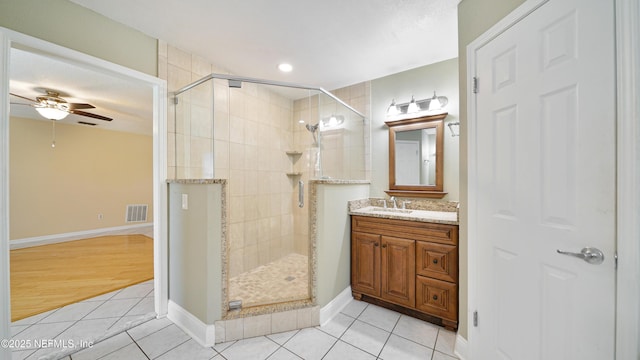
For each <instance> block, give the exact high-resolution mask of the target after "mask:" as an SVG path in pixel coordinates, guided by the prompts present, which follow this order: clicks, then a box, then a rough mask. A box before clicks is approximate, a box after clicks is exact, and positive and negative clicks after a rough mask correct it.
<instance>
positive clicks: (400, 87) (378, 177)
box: [371, 59, 460, 201]
mask: <svg viewBox="0 0 640 360" xmlns="http://www.w3.org/2000/svg"><path fill="white" fill-rule="evenodd" d="M434 91H437V94H438V96H446V97H447V98H448V99H449V104H448V105H447V107H446V110H447V112H448V113H449V115H448V116H447V118H446V119H445V125H446V124H448V123H450V122H456V121H458V120H459V111H458V104H459V103H458V59H450V60H445V61H441V62H438V63H435V64H431V65H427V66H422V67H419V68H416V69H412V70H408V71H404V72H401V73H397V74H393V75H389V76H385V77H383V78H379V79H375V80H372V81H371V157H372V158H371V164H372V167H371V196H375V197H384V196H385V195H386V194H385V193H384V191H385V190H388V189H389V128H388V127H387V126H386V124H385V123H384V122H385V121H386V120H387V118H386V114H387V108H388V107H389V104H390V103H391V100H392V99H395V100H396V102H397V103H404V102H408V101H409V100H411V95H414V96H415V98H416V99H417V100H421V99H426V98H429V97H431V96H433V92H434ZM459 140H460V138H459V137H452V136H451V132H450V131H449V129H448V127H447V126H445V134H444V191H445V192H448V194H447V195H446V196H445V198H444V200H449V201H457V200H458V199H459V195H458V188H459V186H458V171H459V170H458V157H459V154H458V148H459Z"/></svg>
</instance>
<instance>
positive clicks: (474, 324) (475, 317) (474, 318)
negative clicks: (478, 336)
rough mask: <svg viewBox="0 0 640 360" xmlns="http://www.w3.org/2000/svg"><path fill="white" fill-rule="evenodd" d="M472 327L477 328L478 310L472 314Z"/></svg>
mask: <svg viewBox="0 0 640 360" xmlns="http://www.w3.org/2000/svg"><path fill="white" fill-rule="evenodd" d="M473 326H475V327H478V310H476V311H474V312H473Z"/></svg>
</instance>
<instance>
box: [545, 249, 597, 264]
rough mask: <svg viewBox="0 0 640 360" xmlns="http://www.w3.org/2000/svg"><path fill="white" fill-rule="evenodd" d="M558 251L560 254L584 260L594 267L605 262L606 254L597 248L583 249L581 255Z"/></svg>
mask: <svg viewBox="0 0 640 360" xmlns="http://www.w3.org/2000/svg"><path fill="white" fill-rule="evenodd" d="M557 251H558V254H562V255H568V256H573V257H577V258H578V259H582V260H584V261H586V262H588V263H589V264H593V265H600V264H602V262H604V254H603V253H602V251H600V250H598V249H596V248H591V247H586V248H584V249H582V250H581V251H580V252H579V253H573V252H569V251H562V250H557Z"/></svg>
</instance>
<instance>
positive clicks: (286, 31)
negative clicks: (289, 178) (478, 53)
mask: <svg viewBox="0 0 640 360" xmlns="http://www.w3.org/2000/svg"><path fill="white" fill-rule="evenodd" d="M71 1H72V2H74V3H77V4H79V5H82V6H85V7H87V8H89V9H91V10H93V11H96V12H98V13H100V14H103V15H105V16H106V17H109V18H111V19H114V20H115V21H118V22H121V23H123V24H125V25H128V26H130V27H132V28H135V29H138V30H139V31H141V32H143V33H145V34H148V35H149V36H151V37H154V38H158V39H162V40H164V41H166V42H167V43H169V44H172V45H174V46H177V47H179V48H181V49H182V50H185V51H188V52H191V53H194V54H198V55H200V56H202V57H204V58H206V59H208V60H210V61H211V62H212V63H214V64H216V65H218V66H219V67H222V68H225V69H227V70H228V71H229V72H231V73H232V74H236V75H241V76H247V77H255V78H262V79H270V80H277V81H285V82H293V83H298V84H304V85H310V86H320V87H323V88H325V89H328V90H331V89H336V88H340V87H343V86H347V85H352V84H356V83H359V82H363V81H367V80H372V79H376V78H379V77H383V76H386V75H390V74H394V73H398V72H401V71H404V70H408V69H412V68H416V67H420V66H424V65H428V64H431V63H435V62H438V61H442V60H447V59H451V58H454V57H457V55H458V54H457V4H458V2H459V0H319V1H310V0H271V1H264V0H240V1H220V0H182V1H180V2H178V1H169V0H110V1H103V0H71ZM281 62H289V63H291V64H292V65H293V67H294V70H293V71H292V72H291V73H287V74H284V73H281V72H280V71H278V70H277V65H278V64H279V63H281ZM10 71H11V82H10V89H11V92H12V93H16V94H19V95H22V96H25V97H28V98H31V99H35V97H36V96H39V95H43V94H44V89H51V90H56V91H59V92H60V93H61V94H63V97H64V98H65V99H66V100H67V101H68V102H80V103H90V104H92V105H94V106H95V107H96V108H95V109H89V110H85V111H87V112H93V113H95V114H100V115H104V116H107V117H111V118H113V119H114V120H113V121H112V122H105V121H102V120H97V119H92V118H89V117H84V116H79V115H69V116H67V118H65V119H63V120H61V122H63V123H77V122H78V121H87V122H91V123H96V124H98V126H97V127H99V128H103V129H108V130H116V131H126V132H133V133H140V134H147V135H151V132H152V112H151V106H149V104H151V101H152V93H151V91H150V89H149V88H145V87H144V86H141V85H139V84H135V83H132V82H128V81H126V80H123V79H120V78H115V77H112V76H109V75H107V74H103V73H98V72H96V71H94V70H88V69H84V68H81V67H78V66H76V65H72V64H67V63H64V62H61V61H59V60H57V59H53V58H49V57H47V56H44V55H41V54H39V53H34V52H29V51H24V50H20V49H12V52H11V70H10ZM11 102H12V103H28V102H27V101H25V100H21V99H19V98H16V97H13V96H12V97H11ZM11 114H12V115H14V116H21V117H27V118H34V119H41V120H45V119H43V118H42V117H40V116H39V115H38V114H37V112H36V111H35V110H34V109H33V108H32V107H30V106H25V105H12V106H11Z"/></svg>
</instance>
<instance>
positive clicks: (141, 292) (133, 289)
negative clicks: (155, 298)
mask: <svg viewBox="0 0 640 360" xmlns="http://www.w3.org/2000/svg"><path fill="white" fill-rule="evenodd" d="M152 291H153V283H151V284H149V283H147V282H144V283H140V284H136V285H131V286H129V287H126V288H124V289H122V290H120V291H119V292H118V293H117V294H116V295H114V296H113V298H112V299H113V300H120V299H139V298H143V297H145V296H147V295H149V293H151V292H152Z"/></svg>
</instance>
